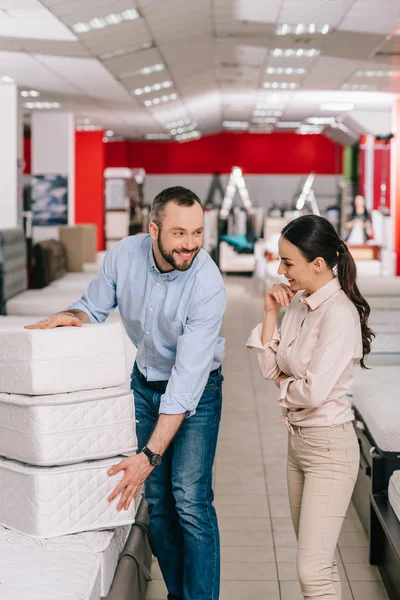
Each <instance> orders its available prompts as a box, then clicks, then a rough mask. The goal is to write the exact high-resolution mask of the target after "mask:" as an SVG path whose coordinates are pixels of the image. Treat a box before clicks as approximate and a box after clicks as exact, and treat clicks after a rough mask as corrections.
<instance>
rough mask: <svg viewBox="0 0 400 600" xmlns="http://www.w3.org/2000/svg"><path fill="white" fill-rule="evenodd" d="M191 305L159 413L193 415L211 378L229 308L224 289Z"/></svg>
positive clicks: (203, 296)
mask: <svg viewBox="0 0 400 600" xmlns="http://www.w3.org/2000/svg"><path fill="white" fill-rule="evenodd" d="M191 304H192V306H191V308H190V309H189V314H188V318H187V322H186V324H185V327H184V331H183V334H182V335H181V336H180V337H179V338H178V344H177V351H176V360H175V365H174V367H173V369H172V373H171V377H170V379H169V381H168V385H167V388H166V390H165V393H164V394H163V395H162V396H161V402H160V410H159V412H160V414H161V413H162V414H182V413H184V412H186V413H187V416H191V415H193V414H194V413H195V412H196V407H197V404H198V402H199V400H200V398H201V396H202V394H203V391H204V388H205V386H206V384H207V381H208V377H209V375H210V371H211V367H212V363H213V360H214V356H215V350H216V347H217V343H218V337H219V331H220V329H221V324H222V317H223V314H224V312H225V307H226V300H225V290H224V288H223V287H221V288H218V289H217V290H214V292H209V293H208V294H207V293H206V292H204V294H203V295H202V297H200V298H197V299H196V298H194V299H193V301H192V303H191Z"/></svg>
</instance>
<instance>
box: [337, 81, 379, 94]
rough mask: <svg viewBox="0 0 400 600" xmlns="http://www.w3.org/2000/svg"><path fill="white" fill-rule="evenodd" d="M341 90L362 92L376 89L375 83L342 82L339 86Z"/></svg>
mask: <svg viewBox="0 0 400 600" xmlns="http://www.w3.org/2000/svg"><path fill="white" fill-rule="evenodd" d="M340 89H341V90H352V91H362V92H372V91H374V90H376V89H377V86H376V85H367V84H366V83H360V84H358V83H344V84H343V85H341V86H340Z"/></svg>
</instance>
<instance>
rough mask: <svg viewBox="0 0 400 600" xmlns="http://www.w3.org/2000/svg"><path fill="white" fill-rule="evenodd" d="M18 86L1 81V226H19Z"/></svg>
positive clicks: (4, 227)
mask: <svg viewBox="0 0 400 600" xmlns="http://www.w3.org/2000/svg"><path fill="white" fill-rule="evenodd" d="M19 133H20V127H19V123H18V89H17V86H16V85H15V84H12V83H0V228H1V229H9V228H11V227H16V226H17V225H18V221H19V214H18V212H19V211H18V209H19V202H18V169H19V167H18V136H19Z"/></svg>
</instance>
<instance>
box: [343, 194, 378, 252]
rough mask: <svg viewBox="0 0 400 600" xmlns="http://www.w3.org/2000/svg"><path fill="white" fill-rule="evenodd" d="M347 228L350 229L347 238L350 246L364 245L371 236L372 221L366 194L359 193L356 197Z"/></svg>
mask: <svg viewBox="0 0 400 600" xmlns="http://www.w3.org/2000/svg"><path fill="white" fill-rule="evenodd" d="M346 229H350V231H349V234H348V236H347V239H346V241H347V243H348V244H349V245H350V246H362V245H363V244H365V243H366V242H367V241H368V240H369V239H370V238H371V236H372V221H371V215H370V214H369V212H368V211H367V209H366V207H365V200H364V196H361V195H358V196H356V197H355V198H354V206H353V211H352V213H351V218H350V221H347V223H346Z"/></svg>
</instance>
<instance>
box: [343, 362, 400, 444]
mask: <svg viewBox="0 0 400 600" xmlns="http://www.w3.org/2000/svg"><path fill="white" fill-rule="evenodd" d="M399 386H400V369H399V367H398V366H397V365H396V366H376V367H374V368H373V369H371V370H370V371H363V370H362V369H361V368H359V369H356V372H355V381H354V384H353V386H352V394H353V396H352V398H351V400H352V403H353V405H354V406H355V407H356V408H357V410H358V411H359V413H360V414H361V416H362V418H363V421H364V423H365V425H366V426H367V427H368V429H369V431H370V433H371V435H372V437H373V439H374V441H375V444H376V445H377V447H378V448H380V449H381V450H383V451H384V452H400V410H399V391H398V390H399Z"/></svg>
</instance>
